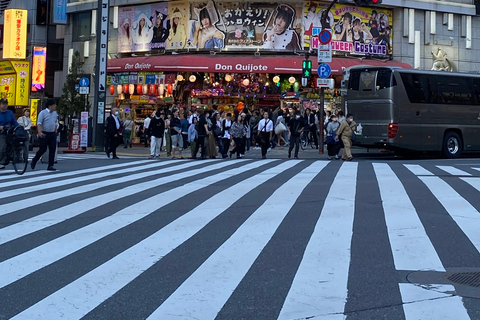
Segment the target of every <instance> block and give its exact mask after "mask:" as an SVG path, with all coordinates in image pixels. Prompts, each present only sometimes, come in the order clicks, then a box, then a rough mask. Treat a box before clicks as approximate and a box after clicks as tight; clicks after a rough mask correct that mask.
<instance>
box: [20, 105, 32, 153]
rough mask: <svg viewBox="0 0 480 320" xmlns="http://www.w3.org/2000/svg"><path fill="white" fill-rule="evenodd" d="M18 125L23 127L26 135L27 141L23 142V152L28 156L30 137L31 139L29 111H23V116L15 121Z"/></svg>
mask: <svg viewBox="0 0 480 320" xmlns="http://www.w3.org/2000/svg"><path fill="white" fill-rule="evenodd" d="M17 122H18V124H19V125H21V126H22V127H23V130H25V132H26V134H27V140H25V152H26V153H27V154H28V151H29V150H30V137H31V132H30V131H31V128H32V119H30V109H25V110H23V116H21V117H20V118H18V119H17Z"/></svg>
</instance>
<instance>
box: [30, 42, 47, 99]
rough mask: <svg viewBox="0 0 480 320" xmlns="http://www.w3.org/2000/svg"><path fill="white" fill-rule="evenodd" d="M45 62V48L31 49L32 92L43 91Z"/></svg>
mask: <svg viewBox="0 0 480 320" xmlns="http://www.w3.org/2000/svg"><path fill="white" fill-rule="evenodd" d="M46 60H47V48H45V47H33V58H32V91H34V92H35V91H42V90H43V89H45V63H46Z"/></svg>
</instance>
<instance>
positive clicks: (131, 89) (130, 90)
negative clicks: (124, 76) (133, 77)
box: [128, 84, 135, 94]
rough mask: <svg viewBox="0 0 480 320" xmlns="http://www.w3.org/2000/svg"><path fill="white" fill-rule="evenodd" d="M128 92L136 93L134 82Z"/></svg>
mask: <svg viewBox="0 0 480 320" xmlns="http://www.w3.org/2000/svg"><path fill="white" fill-rule="evenodd" d="M128 93H130V94H134V93H135V85H134V84H130V85H129V86H128Z"/></svg>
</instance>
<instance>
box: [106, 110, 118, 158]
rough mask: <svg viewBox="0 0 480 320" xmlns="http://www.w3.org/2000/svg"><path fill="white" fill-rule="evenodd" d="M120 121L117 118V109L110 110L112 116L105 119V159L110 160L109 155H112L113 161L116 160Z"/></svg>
mask: <svg viewBox="0 0 480 320" xmlns="http://www.w3.org/2000/svg"><path fill="white" fill-rule="evenodd" d="M120 125H121V123H120V119H119V118H118V108H113V109H112V114H111V115H110V116H109V117H108V118H107V127H106V129H105V133H106V136H107V143H106V146H105V153H106V154H107V157H109V158H110V154H112V155H113V159H118V157H117V147H118V143H119V140H120V136H119V133H118V132H119V130H120Z"/></svg>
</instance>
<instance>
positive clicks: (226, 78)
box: [225, 74, 233, 82]
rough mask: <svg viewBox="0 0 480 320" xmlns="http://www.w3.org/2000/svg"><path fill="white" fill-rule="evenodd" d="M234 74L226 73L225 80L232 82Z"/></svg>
mask: <svg viewBox="0 0 480 320" xmlns="http://www.w3.org/2000/svg"><path fill="white" fill-rule="evenodd" d="M232 79H233V78H232V76H231V75H230V74H227V75H225V81H227V82H230V81H232Z"/></svg>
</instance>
